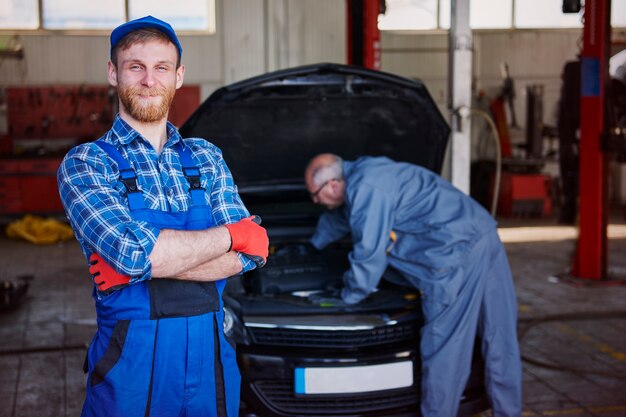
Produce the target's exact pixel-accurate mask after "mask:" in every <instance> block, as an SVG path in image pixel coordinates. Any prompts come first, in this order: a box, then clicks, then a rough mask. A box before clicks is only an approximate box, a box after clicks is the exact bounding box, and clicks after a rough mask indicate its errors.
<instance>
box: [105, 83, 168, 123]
mask: <svg viewBox="0 0 626 417" xmlns="http://www.w3.org/2000/svg"><path fill="white" fill-rule="evenodd" d="M175 92H176V89H175V88H157V87H153V88H139V87H123V86H119V87H118V89H117V94H118V95H119V97H120V101H121V102H122V104H123V105H124V109H126V112H127V113H128V114H129V115H130V116H131V117H132V118H133V119H135V120H137V121H139V122H142V123H154V122H158V121H161V120H163V119H164V118H165V117H167V113H168V111H169V109H170V104H172V100H173V99H174V93H175ZM140 95H143V96H161V97H162V98H161V103H160V104H145V103H142V99H141V98H140V97H139V96H140Z"/></svg>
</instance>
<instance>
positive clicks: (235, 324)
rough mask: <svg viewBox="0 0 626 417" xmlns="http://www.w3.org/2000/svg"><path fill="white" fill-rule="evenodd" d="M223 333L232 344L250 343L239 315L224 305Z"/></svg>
mask: <svg viewBox="0 0 626 417" xmlns="http://www.w3.org/2000/svg"><path fill="white" fill-rule="evenodd" d="M224 335H225V336H226V338H227V339H228V340H229V341H231V342H232V344H233V345H236V344H243V345H248V344H250V340H249V338H248V334H247V333H246V329H245V328H244V326H243V324H242V323H241V320H240V318H239V316H238V315H237V314H236V313H235V312H234V311H233V310H231V309H230V308H228V307H224Z"/></svg>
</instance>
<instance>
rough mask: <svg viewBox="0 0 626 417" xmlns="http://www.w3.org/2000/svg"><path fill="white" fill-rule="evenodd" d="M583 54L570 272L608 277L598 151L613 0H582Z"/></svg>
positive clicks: (604, 174) (604, 173)
mask: <svg viewBox="0 0 626 417" xmlns="http://www.w3.org/2000/svg"><path fill="white" fill-rule="evenodd" d="M584 13H585V14H584V29H583V50H582V56H581V98H580V147H579V166H580V169H579V175H580V178H579V184H580V185H579V187H580V191H579V201H580V211H579V217H580V220H579V235H578V245H577V248H576V254H575V257H574V261H573V265H572V273H571V275H572V276H573V277H577V278H584V279H591V280H604V279H607V278H608V277H607V261H608V260H607V252H608V246H607V219H608V213H609V205H608V158H607V154H606V153H605V152H603V150H602V142H601V141H602V134H603V133H604V131H605V120H604V119H605V96H606V94H605V88H606V84H607V82H608V57H609V53H610V51H609V45H610V39H611V23H610V22H611V0H586V1H585V12H584Z"/></svg>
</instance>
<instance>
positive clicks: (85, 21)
mask: <svg viewBox="0 0 626 417" xmlns="http://www.w3.org/2000/svg"><path fill="white" fill-rule="evenodd" d="M41 4H42V8H43V26H44V28H45V29H112V28H114V27H116V26H118V25H120V24H121V23H123V22H124V14H125V12H124V7H125V6H124V0H107V1H91V2H85V1H84V0H45V1H42V2H41Z"/></svg>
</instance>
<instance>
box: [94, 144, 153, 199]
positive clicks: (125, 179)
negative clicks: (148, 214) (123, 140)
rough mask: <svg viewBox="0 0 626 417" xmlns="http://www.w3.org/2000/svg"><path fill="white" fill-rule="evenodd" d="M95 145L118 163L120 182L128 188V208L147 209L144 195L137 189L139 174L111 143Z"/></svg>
mask: <svg viewBox="0 0 626 417" xmlns="http://www.w3.org/2000/svg"><path fill="white" fill-rule="evenodd" d="M93 143H94V144H95V145H97V146H99V147H100V149H102V150H103V151H104V152H106V154H107V155H109V156H110V157H111V159H113V160H114V161H115V162H116V163H117V166H118V168H119V170H120V181H121V182H122V183H123V184H124V186H125V187H126V196H127V197H128V206H129V207H130V209H131V210H141V209H144V208H146V205H145V202H144V200H143V193H142V192H141V190H140V189H139V187H137V174H135V170H134V169H132V168H131V166H130V164H129V163H128V161H127V160H126V158H124V157H123V156H122V154H121V153H120V151H118V150H117V148H116V147H115V146H114V145H112V144H110V143H107V142H105V141H103V140H97V141H94V142H93Z"/></svg>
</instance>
